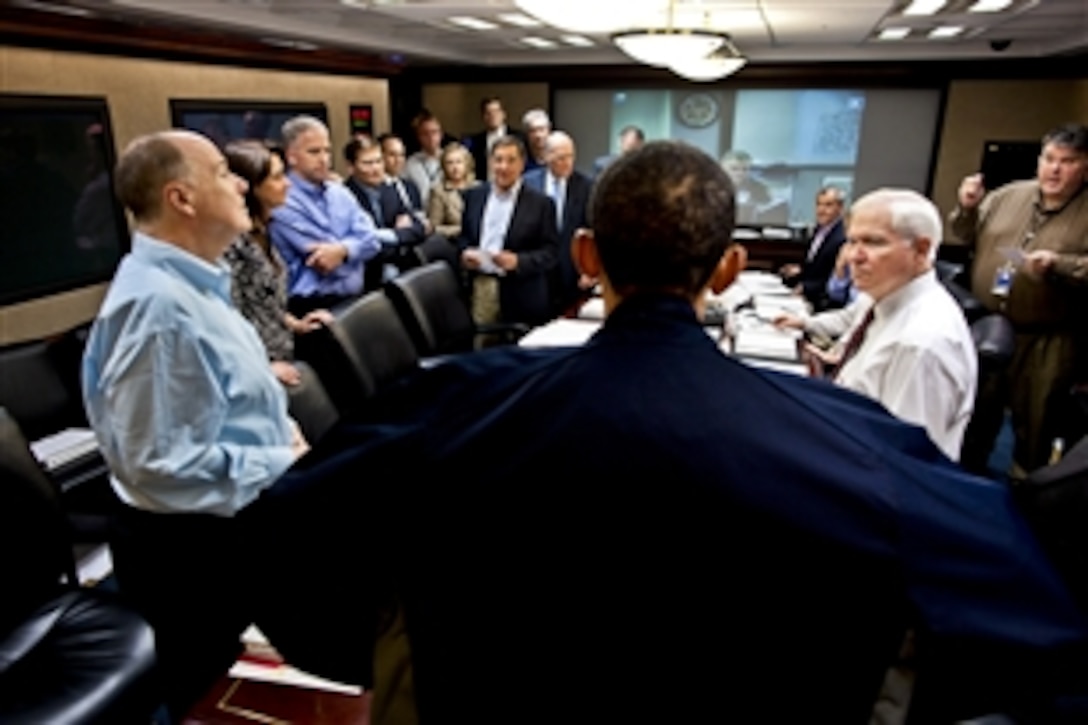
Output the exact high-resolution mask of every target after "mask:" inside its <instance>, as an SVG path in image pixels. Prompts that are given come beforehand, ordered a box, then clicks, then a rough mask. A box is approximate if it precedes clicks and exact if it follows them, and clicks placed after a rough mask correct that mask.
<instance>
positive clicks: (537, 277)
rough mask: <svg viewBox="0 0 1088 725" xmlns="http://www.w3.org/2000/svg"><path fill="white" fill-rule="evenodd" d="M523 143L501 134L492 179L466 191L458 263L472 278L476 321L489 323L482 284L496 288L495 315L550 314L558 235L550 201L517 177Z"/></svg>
mask: <svg viewBox="0 0 1088 725" xmlns="http://www.w3.org/2000/svg"><path fill="white" fill-rule="evenodd" d="M524 167H525V147H524V145H522V143H521V141H519V140H518V139H516V138H514V137H512V136H507V137H505V138H502V139H500V140H499V141H497V142H495V144H494V145H493V146H492V149H491V170H492V176H493V177H494V179H495V180H494V183H488V184H481V185H479V186H476V187H473V188H471V189H467V190H466V191H464V193H463V195H464V198H465V211H464V215H463V216H462V220H461V236H460V237H458V240H457V246H458V247H459V248H460V249H461V265H462V266H463V267H464V268H465V269H466V270H468V271H469V273H470V275H471V276H472V278H473V288H472V294H473V309H474V316H475V317H476V318H477V322H491V321H493V320H492V319H487V318H488V317H491V315H490V314H489V313H488V312H484V311H482V310H483V308H481V304H482V300H481V299H480V298H481V297H482V296H483V295H485V294H488V295H489V294H490V292H489V291H488V289H487V288H488V287H489V286H491V285H493V284H497V286H498V309H497V313H498V319H501V320H502V321H504V322H525V323H528V324H532V325H535V324H540V323H542V322H545V321H547V320H548V319H550V317H551V304H550V299H551V297H550V294H549V280H550V275H551V271H552V269H553V268H554V267H555V258H556V248H557V246H558V236H557V232H556V226H555V205H554V204H553V203H552V200H551V199H549V198H548V197H546V196H544V195H543V194H542V193H540V192H538V191H535V190H533V189H530V188H528V186H526V185H525V184H523V183H522V181H521V174H522V170H523V169H524Z"/></svg>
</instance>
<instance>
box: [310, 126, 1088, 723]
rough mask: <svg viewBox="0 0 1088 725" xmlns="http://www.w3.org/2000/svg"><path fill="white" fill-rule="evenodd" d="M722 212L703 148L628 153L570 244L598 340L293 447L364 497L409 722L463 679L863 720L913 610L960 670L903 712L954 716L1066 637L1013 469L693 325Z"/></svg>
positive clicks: (498, 364)
mask: <svg viewBox="0 0 1088 725" xmlns="http://www.w3.org/2000/svg"><path fill="white" fill-rule="evenodd" d="M496 171H498V169H496ZM524 191H525V190H523V193H524ZM733 213H734V209H733V197H732V186H731V182H730V181H729V180H728V177H727V176H726V175H725V173H724V172H723V171H722V170H721V169H720V168H719V166H718V165H717V163H715V161H714V160H713V159H711V158H709V157H708V156H706V154H704V153H703V152H702V151H699V150H698V149H694V148H691V147H686V146H683V145H679V144H672V143H654V144H648V145H647V147H646V148H644V149H643V150H642V151H638V152H633V153H632V154H629V155H627V156H625V157H623V158H621V159H619V160H617V161H616V162H615V163H614V164H613V165H612V166H611V167H609V169H607V170H606V171H605V173H604V175H603V177H602V178H601V179H600V180H598V188H597V190H596V192H595V194H594V200H593V209H592V212H591V217H592V218H593V219H594V228H593V231H592V232H585V233H583V234H580V235H579V236H578V238H577V241H576V242H575V252H574V257H575V260H576V261H577V262H578V263H579V265H580V267H581V268H582V269H583V270H585V271H586V272H588V273H590V274H592V275H593V276H597V277H599V278H600V280H601V287H602V290H603V297H604V300H605V308H606V311H607V314H608V317H607V319H606V321H605V323H604V325H603V327H602V329H601V330H600V331H599V332H598V333H597V334H596V335H595V336H594V337H593V339H591V340H590V341H589V342H588V343H587V344H586V345H585V346H584V347H578V348H557V349H544V350H527V349H520V348H514V347H510V348H505V349H500V350H491V351H489V352H487V353H484V354H473V355H463V356H458V357H455V358H453V359H451V360H449V361H447V362H445V363H444V364H442V365H439V366H437V367H435V368H433V369H431V370H427V371H423V372H422V373H420V374H419V375H418V376H416V377H414V378H413V379H411V380H409V381H406V382H405V383H404V384H403V386H401V387H399V388H398V389H396V390H393V391H391V392H390V393H389V395H388V397H385V398H383V399H381V400H377V401H375V404H374V406H373V407H371V408H368V410H367V411H364V412H363V414H362V416H363V417H361V418H359V419H358V420H357V421H356V422H355V424H354V425H351V424H348V425H345V426H343V427H341V428H339V429H337V430H336V431H334V432H333V433H332V434H330V436H328V437H326V438H324V439H323V440H322V441H321V442H320V443H319V444H318V446H317V447H316V448H315V450H314V452H313V453H312V454H311V455H310V456H308V457H306V458H304V459H302V461H301V462H300V464H298V465H297V466H296V468H295V469H294V472H295V473H296V474H298V475H300V476H303V477H305V476H306V475H307V474H309V475H310V476H313V477H317V478H318V479H319V480H320V481H321V483H322V484H326V485H329V486H330V487H331V488H333V489H339V490H350V491H352V492H355V493H357V494H358V495H359V496H360V501H359V504H358V507H357V510H361V511H369V512H373V515H372V516H370V517H369V518H368V520H367V526H366V527H365V528H364V529H363V530H361V531H360V536H361V538H360V541H359V550H360V551H361V552H365V553H366V558H367V562H368V566H367V572H366V574H367V581H368V582H369V583H370V584H371V585H372V586H376V587H379V588H385V587H388V589H389V590H390V591H391V592H392V594H394V595H395V597H396V598H397V599H398V600H399V601H400V602H401V603H402V604H403V612H404V617H405V622H406V624H407V628H408V634H409V635H410V639H411V658H412V666H413V668H414V685H415V688H414V696H415V698H416V703H417V705H418V708H419V715H420V719H421V721H422V722H436V723H442V722H454V721H459V720H463V719H464V717H465V707H466V701H465V697H464V695H465V689H464V688H465V683H466V682H472V683H475V686H476V687H477V689H478V690H479V692H478V693H477V694H478V696H475V697H473V698H472V702H471V709H472V715H471V718H470V719H471V721H472V722H474V723H509V722H531V723H545V722H547V723H554V722H569V721H576V722H621V721H632V722H676V723H681V722H682V723H689V722H728V721H732V720H737V719H740V720H745V721H750V720H757V721H774V722H827V723H862V722H868V720H869V714H870V710H871V708H872V705H873V700H874V699H875V697H876V693H877V692H878V690H879V687H880V682H881V679H882V677H883V675H884V671H885V669H886V667H887V665H888V663H889V662H891V661H892V660H893V658H894V657H895V654H896V652H897V650H898V648H899V645H900V642H901V639H902V635H903V631H904V629H905V628H906V627H908V626H914V627H915V628H916V629H917V631H918V633H919V636H918V652H919V657H920V658H922V659H921V661H922V662H923V663H926V662H930V663H932V664H933V665H934V666H935V668H936V669H939V670H940V671H941V673H949V674H954V676H955V677H956V678H958V679H956V680H955V681H953V682H951V683H949V682H944V681H940V682H938V679H929V680H928V683H927V677H930V674H931V673H932V672H935V670H926V669H924V668H923V667H921V666H920V668H919V676H918V682H919V692H918V697H919V698H920V699H921V698H922V695H923V694H926V693H923V692H922V691H921V690H922V687H923V685H925V686H926V687H930V688H936V689H929V693H928V695H927V697H929V698H931V699H928V701H927V702H926V704H927V705H928V706H929V707H930V708H931V709H930V710H929V711H928V712H927V713H925V714H926V716H927V717H925V718H922V717H920V718H919V719H918V722H948V721H950V720H953V719H959V718H962V717H967V716H970V715H973V714H978V713H982V712H992V711H995V710H997V711H999V710H1001V709H1003V708H1004V707H1005V706H1007V705H1012V704H1016V701H1017V699H1018V698H1020V697H1021V696H1023V695H1025V694H1026V693H1032V690H1033V688H1035V687H1037V686H1041V685H1047V686H1049V685H1051V684H1052V683H1053V682H1054V681H1053V680H1051V679H1050V678H1051V677H1052V673H1053V670H1052V669H1051V667H1050V666H1049V665H1053V664H1055V663H1056V662H1058V661H1059V659H1060V658H1059V655H1060V654H1061V651H1062V649H1063V648H1064V647H1069V648H1071V649H1072V648H1077V647H1082V646H1083V644H1084V642H1085V636H1086V635H1085V625H1084V620H1083V616H1082V614H1081V613H1080V612H1079V611H1078V610H1077V609H1076V607H1075V605H1074V603H1073V602H1072V601H1071V599H1070V597H1069V594H1068V592H1066V591H1065V589H1064V587H1063V586H1062V584H1061V582H1060V581H1059V580H1058V578H1057V575H1056V574H1055V572H1054V570H1053V569H1052V567H1051V566H1050V565H1049V564H1048V562H1047V561H1046V560H1045V557H1044V556H1043V554H1042V552H1041V551H1040V548H1039V545H1038V543H1037V542H1036V541H1035V540H1034V539H1033V538H1032V537H1031V535H1030V533H1029V532H1028V530H1027V529H1026V528H1025V525H1024V522H1023V521H1022V520H1021V519H1020V518H1019V517H1018V516H1017V515H1016V512H1015V510H1014V507H1013V505H1012V502H1011V501H1010V492H1009V490H1008V489H1007V487H1005V486H1001V485H997V484H994V483H991V482H987V481H983V480H980V479H976V478H973V477H971V476H970V475H968V474H966V473H964V472H962V471H961V470H960V469H959V468H958V467H957V466H955V465H954V464H952V463H951V462H950V461H949V460H948V459H947V458H945V457H944V456H943V455H941V454H940V452H939V451H938V450H937V449H936V448H935V447H934V446H933V444H932V443H931V442H930V441H929V439H928V438H927V436H926V435H925V433H924V432H923V431H922V430H921V429H919V428H915V427H911V426H908V425H906V424H904V423H901V422H899V421H897V420H896V419H894V418H893V417H892V416H890V415H889V414H888V413H887V412H886V411H885V410H884V409H883V408H881V407H880V406H879V405H878V404H876V403H874V402H872V401H870V400H867V399H865V398H862V397H861V396H858V395H855V394H853V393H851V392H849V391H845V390H842V389H839V388H836V387H834V386H830V385H827V384H824V383H822V382H820V381H811V380H805V379H802V378H799V377H793V376H789V375H785V374H780V373H771V372H765V371H759V370H756V369H754V368H750V367H747V366H745V365H744V364H743V363H741V362H739V361H737V360H735V359H732V358H730V357H728V356H726V355H724V354H723V353H722V352H721V350H720V349H719V348H718V346H717V345H716V344H715V342H714V341H713V340H711V338H710V337H709V336H707V334H706V333H705V332H704V330H703V328H702V326H701V325H700V322H699V317H700V316H701V314H702V308H703V300H704V299H705V293H706V291H707V289H708V288H709V289H712V290H715V291H719V292H720V291H721V290H722V289H723V288H724V287H725V286H726V285H727V284H728V283H729V282H730V281H731V279H732V278H733V277H734V276H735V274H736V273H737V271H738V270H739V269H740V267H741V266H742V264H743V261H742V260H743V257H744V254H743V251H742V250H740V249H739V248H738V247H735V246H731V243H730V236H731V235H730V232H731V230H732V227H733ZM338 484H339V485H338ZM311 606H312V607H313V608H317V607H318V606H319V603H316V602H315V603H314V604H312V605H311ZM361 616H362V613H361ZM337 645H338V646H341V647H343V646H345V645H346V643H345V642H343V641H340V642H337ZM945 645H947V647H946V646H945ZM828 653H833V656H828ZM364 654H365V653H363V652H358V656H360V657H363V656H364ZM813 657H815V658H816V659H817V660H819V662H818V666H813V667H805V666H803V663H804V662H807V661H808V660H809V659H811V658H813ZM928 657H932V659H924V658H928ZM799 663H802V666H801V667H800V670H799V669H798V667H799ZM384 664H388V663H383V662H378V663H377V666H378V668H379V671H382V670H383V669H384ZM548 682H558V683H562V689H563V691H564V692H566V693H569V694H571V695H572V697H552V696H545V695H542V692H541V687H542V684H541V683H548ZM391 684H392V683H391V681H390V680H389V679H385V680H382V679H379V680H378V681H377V682H376V686H377V689H376V691H375V699H376V702H377V701H379V700H382V699H384V698H386V697H387V696H388V694H389V693H388V688H389V687H390V686H391ZM938 684H940V685H941V686H940V687H938ZM945 685H948V687H945ZM1041 691H1043V690H1040V692H1041ZM785 692H788V696H783V693H785ZM575 693H577V694H576V696H575V695H574V694H575ZM1032 694H1033V693H1032ZM937 695H941V697H937ZM944 695H948V697H947V698H945V697H943V696H944ZM1017 719H1018V720H1019V718H1017ZM1024 721H1025V722H1043V721H1045V720H1041V719H1038V718H1036V719H1034V720H1032V719H1025V720H1024Z"/></svg>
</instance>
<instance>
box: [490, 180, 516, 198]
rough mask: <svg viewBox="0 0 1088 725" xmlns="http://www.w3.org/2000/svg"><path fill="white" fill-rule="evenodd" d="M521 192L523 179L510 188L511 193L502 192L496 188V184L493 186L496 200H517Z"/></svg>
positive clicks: (492, 191) (492, 193)
mask: <svg viewBox="0 0 1088 725" xmlns="http://www.w3.org/2000/svg"><path fill="white" fill-rule="evenodd" d="M519 191H521V179H518V180H517V181H515V182H514V185H513V186H511V187H510V190H509V191H501V190H500V189H499V187H497V186H495V184H491V195H492V196H494V197H495V198H496V199H502V200H504V201H505V200H507V199H511V198H516V197H517V195H518V192H519Z"/></svg>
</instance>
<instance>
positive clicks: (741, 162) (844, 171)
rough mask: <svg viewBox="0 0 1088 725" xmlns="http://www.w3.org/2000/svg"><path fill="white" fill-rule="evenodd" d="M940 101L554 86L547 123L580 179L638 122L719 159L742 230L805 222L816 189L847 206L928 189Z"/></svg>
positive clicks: (655, 135) (850, 93) (926, 94)
mask: <svg viewBox="0 0 1088 725" xmlns="http://www.w3.org/2000/svg"><path fill="white" fill-rule="evenodd" d="M940 101H941V92H940V90H939V89H935V88H934V89H930V88H920V89H916V88H903V89H898V88H854V89H850V88H737V89H733V88H727V87H721V86H705V87H693V86H690V85H688V86H682V87H681V86H677V87H675V88H659V89H647V88H632V89H623V88H615V89H580V88H578V89H558V90H556V92H555V109H554V110H555V113H554V120H555V125H556V127H557V128H561V129H563V130H564V131H567V132H568V133H570V134H571V136H573V137H574V138H575V139H576V140H577V142H578V156H577V165H578V168H579V169H580V170H582V171H584V172H586V173H590V174H592V173H595V172H596V171H597V169H599V168H601V167H602V166H604V165H605V164H606V163H607V162H608V161H609V160H610V159H612V158H614V157H615V155H616V154H617V153H618V152H619V150H620V149H619V144H620V138H619V137H620V133H621V131H623V130H624V129H625V128H627V127H629V126H635V127H638V128H639V129H641V130H642V132H643V134H644V136H645V138H646V140H657V139H674V140H679V141H684V142H686V143H689V144H691V145H693V146H697V147H699V148H701V149H703V150H704V151H706V152H707V153H708V154H710V155H711V156H713V157H714V158H715V159H717V160H719V161H721V162H722V165H723V166H724V167H725V168H726V170H727V171H728V172H729V173H730V175H731V176H732V177H733V180H734V183H735V185H736V186H737V199H736V200H737V222H738V223H739V224H750V225H784V224H790V225H795V226H803V225H807V224H811V223H813V221H814V218H815V198H816V192H817V191H818V190H819V189H820V188H821V187H824V186H834V187H837V188H839V189H841V190H842V191H843V192H844V193H845V194H846V196H847V198H848V199H854V198H857V197H858V196H859V195H861V194H863V193H865V192H867V191H871V190H873V189H875V188H878V187H882V186H905V187H909V188H913V189H916V190H918V191H920V192H923V193H926V192H927V191H928V187H929V183H930V169H931V166H932V159H933V150H934V139H935V138H936V133H937V121H938V118H939V115H940Z"/></svg>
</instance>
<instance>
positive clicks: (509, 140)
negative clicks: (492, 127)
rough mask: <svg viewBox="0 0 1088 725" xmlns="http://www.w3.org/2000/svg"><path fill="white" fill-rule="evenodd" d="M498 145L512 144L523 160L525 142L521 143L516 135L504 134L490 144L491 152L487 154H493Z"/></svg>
mask: <svg viewBox="0 0 1088 725" xmlns="http://www.w3.org/2000/svg"><path fill="white" fill-rule="evenodd" d="M500 146H513V147H514V148H516V149H517V150H518V156H520V157H521V160H522V161H525V144H523V143H522V142H521V139H520V138H518V137H517V136H511V135H506V136H503V137H502V138H500V139H499V140H498V141H496V142H495V143H493V144H491V152H490V153H489V154H488V156H494V155H495V151H497V150H498V149H499V147H500Z"/></svg>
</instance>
